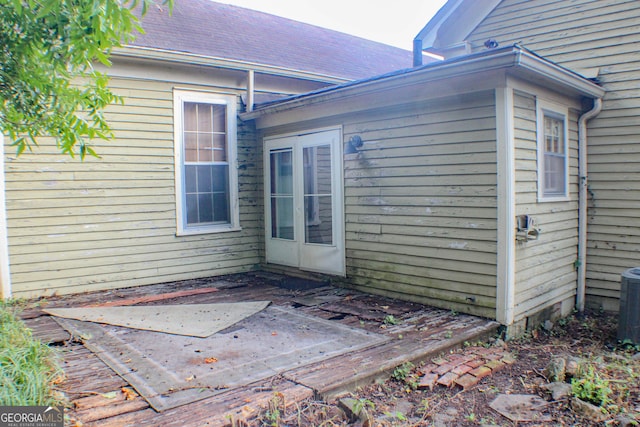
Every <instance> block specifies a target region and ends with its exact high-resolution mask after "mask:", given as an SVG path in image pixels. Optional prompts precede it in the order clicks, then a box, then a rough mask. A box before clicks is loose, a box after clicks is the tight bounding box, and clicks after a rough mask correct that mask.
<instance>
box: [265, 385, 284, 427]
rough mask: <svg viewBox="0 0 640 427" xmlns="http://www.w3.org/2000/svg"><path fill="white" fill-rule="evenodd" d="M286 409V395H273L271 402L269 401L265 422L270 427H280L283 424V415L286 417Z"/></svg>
mask: <svg viewBox="0 0 640 427" xmlns="http://www.w3.org/2000/svg"><path fill="white" fill-rule="evenodd" d="M285 408H286V404H285V399H284V394H282V393H280V392H275V393H273V396H272V397H271V400H269V405H268V408H267V412H266V413H265V414H264V421H263V425H264V422H266V423H267V424H266V425H268V426H270V427H278V426H280V425H281V423H282V415H284V412H285Z"/></svg>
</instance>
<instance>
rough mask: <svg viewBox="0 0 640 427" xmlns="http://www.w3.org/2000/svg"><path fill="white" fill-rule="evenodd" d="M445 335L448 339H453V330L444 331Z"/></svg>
mask: <svg viewBox="0 0 640 427" xmlns="http://www.w3.org/2000/svg"><path fill="white" fill-rule="evenodd" d="M444 337H445V338H446V339H451V338H452V337H453V332H451V331H447V332H445V333H444Z"/></svg>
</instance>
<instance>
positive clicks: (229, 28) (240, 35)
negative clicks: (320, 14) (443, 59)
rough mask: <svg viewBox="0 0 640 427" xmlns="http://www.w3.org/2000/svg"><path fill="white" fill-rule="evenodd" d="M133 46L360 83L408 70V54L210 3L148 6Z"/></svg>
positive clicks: (182, 0)
mask: <svg viewBox="0 0 640 427" xmlns="http://www.w3.org/2000/svg"><path fill="white" fill-rule="evenodd" d="M142 26H143V28H144V29H145V32H146V33H145V34H142V35H139V36H138V37H137V39H136V40H135V41H134V42H133V43H131V45H132V46H140V47H149V48H158V49H163V50H170V51H177V52H188V53H193V54H199V55H206V56H211V57H217V58H225V59H233V60H239V61H247V62H252V63H258V64H263V65H272V66H279V67H284V68H289V69H294V70H299V71H306V72H313V73H318V74H324V75H328V76H333V77H341V78H347V79H361V78H365V77H371V76H374V75H378V74H384V73H387V72H390V71H394V70H398V69H403V68H408V67H411V64H412V53H411V52H410V51H406V50H403V49H399V48H396V47H393V46H388V45H385V44H382V43H377V42H373V41H370V40H366V39H363V38H360V37H355V36H351V35H348V34H344V33H340V32H337V31H333V30H328V29H326V28H321V27H317V26H314V25H309V24H304V23H301V22H297V21H293V20H290V19H286V18H281V17H278V16H274V15H270V14H267V13H263V12H258V11H254V10H250V9H245V8H242V7H237V6H231V5H226V4H221V3H215V2H212V1H210V0H177V1H176V2H175V7H174V10H173V15H171V16H169V13H168V11H167V8H166V7H165V8H159V7H151V8H150V9H149V11H148V13H147V15H145V16H144V18H143V20H142Z"/></svg>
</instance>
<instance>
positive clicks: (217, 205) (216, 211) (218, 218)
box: [213, 193, 229, 222]
mask: <svg viewBox="0 0 640 427" xmlns="http://www.w3.org/2000/svg"><path fill="white" fill-rule="evenodd" d="M227 196H228V195H227V193H216V194H214V195H213V220H214V221H215V222H229V197H227Z"/></svg>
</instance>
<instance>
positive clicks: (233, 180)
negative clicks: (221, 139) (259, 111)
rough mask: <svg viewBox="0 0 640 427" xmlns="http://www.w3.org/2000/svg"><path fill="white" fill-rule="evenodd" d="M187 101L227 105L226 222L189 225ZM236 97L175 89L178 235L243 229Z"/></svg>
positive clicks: (174, 116)
mask: <svg viewBox="0 0 640 427" xmlns="http://www.w3.org/2000/svg"><path fill="white" fill-rule="evenodd" d="M185 102H195V103H206V104H216V105H226V107H227V114H226V116H227V123H226V126H227V129H226V136H227V162H228V165H229V167H228V171H229V177H228V183H229V222H228V223H224V224H207V225H197V226H187V208H186V197H185V192H184V173H185V168H184V159H183V153H184V149H183V112H184V103H185ZM236 117H237V98H236V96H234V95H222V94H216V93H208V92H196V91H186V90H177V89H176V90H174V91H173V118H174V126H173V128H174V159H175V185H176V187H175V191H176V228H177V232H176V234H177V235H178V236H183V235H193V234H206V233H220V232H228V231H238V230H240V229H241V228H240V214H239V201H238V167H237V118H236Z"/></svg>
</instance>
